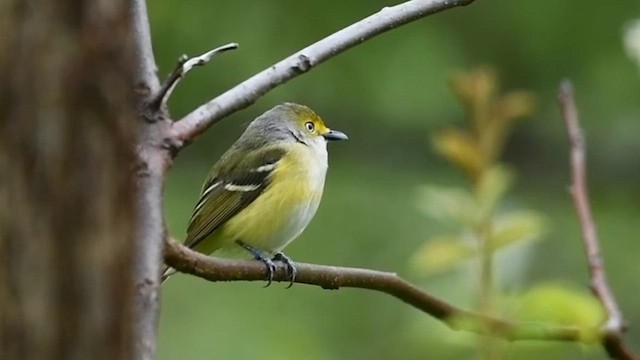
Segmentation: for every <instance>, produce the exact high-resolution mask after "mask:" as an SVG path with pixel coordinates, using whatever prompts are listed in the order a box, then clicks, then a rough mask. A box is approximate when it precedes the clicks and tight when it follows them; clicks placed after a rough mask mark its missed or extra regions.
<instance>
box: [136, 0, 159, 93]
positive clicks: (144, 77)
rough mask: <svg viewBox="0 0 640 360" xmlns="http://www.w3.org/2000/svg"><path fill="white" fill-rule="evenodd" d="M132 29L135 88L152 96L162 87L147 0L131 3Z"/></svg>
mask: <svg viewBox="0 0 640 360" xmlns="http://www.w3.org/2000/svg"><path fill="white" fill-rule="evenodd" d="M129 9H130V10H129V14H130V16H131V31H132V35H133V42H134V51H135V52H136V55H135V61H136V71H135V79H134V81H135V89H136V92H137V93H138V95H140V96H142V97H147V96H150V95H151V94H153V93H155V92H156V91H157V90H158V89H159V88H160V80H158V75H157V74H156V72H157V70H158V69H157V66H156V60H155V57H154V56H153V48H152V46H151V31H150V30H149V18H148V15H147V3H146V2H145V0H133V1H131V3H130V8H129Z"/></svg>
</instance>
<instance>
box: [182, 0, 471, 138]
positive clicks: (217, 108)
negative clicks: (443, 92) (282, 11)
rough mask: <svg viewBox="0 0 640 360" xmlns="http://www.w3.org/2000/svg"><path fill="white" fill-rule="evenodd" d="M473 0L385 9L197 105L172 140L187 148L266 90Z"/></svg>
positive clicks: (432, 0)
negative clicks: (400, 28) (384, 35)
mask: <svg viewBox="0 0 640 360" xmlns="http://www.w3.org/2000/svg"><path fill="white" fill-rule="evenodd" d="M472 2H474V0H411V1H407V2H404V3H401V4H398V5H395V6H390V7H385V8H384V9H382V10H380V11H379V12H377V13H375V14H373V15H371V16H369V17H367V18H364V19H362V20H360V21H358V22H356V23H354V24H352V25H349V26H347V27H346V28H344V29H342V30H340V31H338V32H336V33H334V34H332V35H330V36H328V37H326V38H324V39H322V40H320V41H318V42H316V43H315V44H312V45H310V46H308V47H306V48H304V49H302V50H300V51H298V52H296V53H295V54H293V55H291V56H289V57H287V58H286V59H284V60H282V61H280V62H278V63H276V64H274V65H272V66H269V67H268V68H267V69H265V70H263V71H261V72H260V73H258V74H256V75H254V76H252V77H251V78H249V79H247V80H245V81H244V82H242V83H240V84H238V85H237V86H235V87H233V88H232V89H230V90H228V91H226V92H225V93H223V94H222V95H219V96H218V97H216V98H215V99H213V100H211V101H209V102H208V103H206V104H204V105H201V106H200V107H198V108H197V109H195V110H193V111H192V112H191V113H190V114H188V115H187V116H185V117H184V118H182V119H181V120H180V121H177V122H176V123H174V125H173V127H172V137H174V138H175V139H176V142H177V143H184V144H187V143H189V142H191V141H192V140H193V139H194V138H195V137H196V136H198V135H200V134H201V133H202V132H204V131H205V130H206V129H207V128H208V127H209V126H211V125H213V124H214V123H216V122H217V121H219V120H220V119H222V118H224V117H225V116H228V115H230V114H232V113H234V112H236V111H238V110H240V109H243V108H245V107H247V106H249V105H251V104H252V103H253V102H254V101H256V100H257V99H258V98H259V97H261V96H262V95H264V94H265V93H266V92H268V91H269V90H271V89H273V88H275V87H276V86H278V85H281V84H283V83H285V82H286V81H288V80H290V79H292V78H294V77H296V76H298V75H301V74H303V73H306V72H307V71H309V70H311V69H312V68H313V67H315V66H316V65H318V64H320V63H322V62H323V61H325V60H328V59H330V58H332V57H334V56H336V55H338V54H340V53H342V52H343V51H345V50H347V49H349V48H351V47H353V46H356V45H358V44H360V43H362V42H364V41H366V40H368V39H370V38H373V37H374V36H376V35H379V34H382V33H384V32H386V31H388V30H391V29H394V28H396V27H398V26H401V25H404V24H407V23H409V22H411V21H414V20H417V19H420V18H422V17H425V16H428V15H431V14H434V13H437V12H440V11H443V10H447V9H450V8H454V7H457V6H464V5H469V4H471V3H472Z"/></svg>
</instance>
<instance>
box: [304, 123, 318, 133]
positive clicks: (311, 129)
mask: <svg viewBox="0 0 640 360" xmlns="http://www.w3.org/2000/svg"><path fill="white" fill-rule="evenodd" d="M304 126H305V127H306V128H307V130H308V131H309V132H313V131H314V130H315V129H316V126H315V125H314V124H313V123H312V122H311V121H309V122H308V123H306V124H304Z"/></svg>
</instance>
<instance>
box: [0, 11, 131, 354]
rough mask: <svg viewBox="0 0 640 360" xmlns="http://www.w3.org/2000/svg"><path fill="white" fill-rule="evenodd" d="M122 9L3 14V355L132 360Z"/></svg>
mask: <svg viewBox="0 0 640 360" xmlns="http://www.w3.org/2000/svg"><path fill="white" fill-rule="evenodd" d="M128 19H129V17H128V15H127V2H126V1H124V0H109V1H88V0H75V1H74V0H61V1H56V2H55V4H54V3H51V2H50V1H48V0H36V1H28V2H27V1H19V0H5V1H3V3H2V5H0V33H2V36H0V81H1V83H2V85H1V86H0V139H1V140H0V358H1V359H5V360H6V359H65V360H68V359H83V360H85V359H127V358H130V355H131V346H132V336H131V320H130V318H131V316H130V315H131V314H130V312H131V304H130V303H131V299H132V296H131V290H132V288H133V286H132V284H131V279H132V275H131V271H132V269H131V268H132V261H131V253H132V240H133V235H132V234H133V233H134V231H133V229H134V224H135V220H136V219H135V213H134V211H135V207H134V195H135V191H134V190H135V188H134V183H133V177H132V176H131V174H132V172H133V169H134V165H135V161H134V159H135V158H134V149H133V147H134V144H135V142H136V138H137V134H136V128H137V126H136V125H135V124H136V121H135V108H134V104H133V99H134V98H135V97H134V95H133V84H132V82H131V80H130V79H131V78H132V66H131V58H132V55H131V54H132V53H131V49H132V46H131V42H130V40H129V37H130V30H129V20H128Z"/></svg>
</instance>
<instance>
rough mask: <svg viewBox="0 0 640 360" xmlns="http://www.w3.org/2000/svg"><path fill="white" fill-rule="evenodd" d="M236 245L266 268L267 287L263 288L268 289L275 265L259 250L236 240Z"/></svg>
mask: <svg viewBox="0 0 640 360" xmlns="http://www.w3.org/2000/svg"><path fill="white" fill-rule="evenodd" d="M236 244H238V245H240V246H241V247H242V248H243V249H245V250H247V251H248V252H249V253H251V255H253V257H254V259H256V260H259V261H261V262H262V263H263V264H264V265H265V266H266V267H267V276H268V277H267V285H265V286H264V287H269V285H271V282H272V281H273V274H275V272H276V264H274V263H273V261H272V260H271V259H269V257H267V256H266V255H265V254H264V253H263V252H262V251H261V250H259V249H257V248H254V247H253V246H251V245H248V244H245V243H244V242H243V241H240V240H236Z"/></svg>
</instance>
